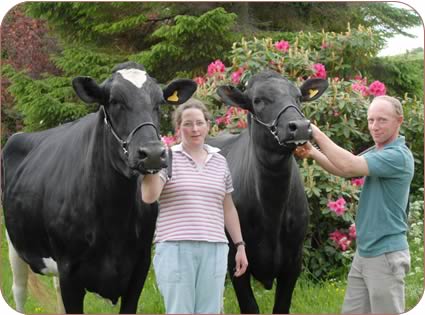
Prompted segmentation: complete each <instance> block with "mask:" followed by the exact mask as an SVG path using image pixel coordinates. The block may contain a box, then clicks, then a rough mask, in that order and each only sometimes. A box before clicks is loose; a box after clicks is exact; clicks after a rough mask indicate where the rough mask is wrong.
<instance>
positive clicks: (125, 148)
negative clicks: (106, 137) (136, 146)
mask: <svg viewBox="0 0 425 315" xmlns="http://www.w3.org/2000/svg"><path fill="white" fill-rule="evenodd" d="M100 108H101V109H102V111H103V116H104V122H105V125H106V126H107V127H108V128H109V130H111V133H112V135H113V136H114V138H115V139H117V141H118V142H119V143H120V145H121V148H122V150H123V152H124V154H125V156H127V157H128V146H129V144H130V142H131V140H132V139H133V136H134V134H135V133H136V132H137V131H138V130H139V129H141V128H142V127H145V126H151V127H153V128H154V129H155V132H156V136H157V137H158V140H159V141H161V137H160V135H159V131H158V128H157V127H156V126H155V124H154V123H153V122H144V123H141V124H140V125H138V126H137V127H136V128H134V129H133V130H132V131H131V132H130V134H129V135H128V137H127V139H126V140H122V139H121V137H120V136H119V135H118V134H117V133H116V131H115V129H114V127H113V126H112V123H111V120H110V119H109V115H108V113H107V111H106V109H105V107H104V106H103V105H101V106H100Z"/></svg>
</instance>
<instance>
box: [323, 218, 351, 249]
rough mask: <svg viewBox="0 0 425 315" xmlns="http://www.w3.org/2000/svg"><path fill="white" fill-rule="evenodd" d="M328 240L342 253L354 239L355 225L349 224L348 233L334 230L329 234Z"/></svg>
mask: <svg viewBox="0 0 425 315" xmlns="http://www.w3.org/2000/svg"><path fill="white" fill-rule="evenodd" d="M329 239H330V240H331V241H332V242H333V244H334V245H335V246H336V248H338V249H340V250H341V251H343V252H345V251H347V250H348V249H349V248H350V247H351V246H352V243H353V242H354V240H355V239H356V225H355V224H354V223H353V224H351V225H350V227H349V228H348V231H344V230H335V231H333V232H332V233H329Z"/></svg>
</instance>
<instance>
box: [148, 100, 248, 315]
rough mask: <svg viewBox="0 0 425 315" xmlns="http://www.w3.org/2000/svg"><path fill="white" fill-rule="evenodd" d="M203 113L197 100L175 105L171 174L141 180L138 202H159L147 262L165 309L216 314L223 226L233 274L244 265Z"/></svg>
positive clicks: (221, 165) (221, 166) (224, 175)
mask: <svg viewBox="0 0 425 315" xmlns="http://www.w3.org/2000/svg"><path fill="white" fill-rule="evenodd" d="M209 116H210V115H209V113H208V111H207V109H206V107H205V106H204V105H203V104H202V103H201V102H200V101H198V100H195V99H190V100H189V101H187V102H186V103H184V104H182V105H180V106H179V107H178V108H177V109H176V111H175V112H174V116H173V118H174V119H173V120H174V126H175V128H176V134H177V136H178V138H180V139H181V143H180V144H178V145H175V146H173V147H172V148H171V149H172V151H173V161H172V163H173V164H172V170H173V173H172V177H171V178H167V172H166V170H163V171H161V172H159V173H157V174H153V175H145V177H144V179H143V182H142V187H141V191H142V199H143V201H144V202H146V203H153V202H155V201H156V200H158V199H159V204H160V206H159V216H158V221H157V226H156V235H155V243H156V247H155V256H154V261H153V264H154V269H155V274H156V278H157V282H158V287H159V289H160V291H161V294H162V296H163V297H164V302H165V308H166V312H167V313H172V314H176V313H180V314H183V313H186V314H188V313H192V314H193V313H204V314H205V313H210V314H211V313H215V314H217V313H220V308H221V303H222V297H223V291H224V280H225V277H226V267H227V254H228V251H229V247H228V245H227V238H226V235H225V229H224V228H226V229H227V231H228V233H229V235H230V237H231V238H232V240H233V242H234V244H235V246H236V247H237V252H236V257H235V261H236V270H235V273H234V276H236V277H239V276H241V275H242V274H244V273H245V271H246V268H247V266H248V260H247V257H246V253H245V243H244V242H243V239H242V234H241V229H240V223H239V217H238V213H237V211H236V208H235V206H234V203H233V200H232V195H231V192H232V191H233V186H232V179H231V175H230V172H229V168H228V166H227V162H226V159H225V158H224V157H223V156H222V155H220V154H219V153H218V151H219V149H218V148H214V147H211V146H209V145H207V144H205V138H206V136H207V135H208V131H209V128H210V119H209Z"/></svg>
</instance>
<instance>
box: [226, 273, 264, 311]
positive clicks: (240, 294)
mask: <svg viewBox="0 0 425 315" xmlns="http://www.w3.org/2000/svg"><path fill="white" fill-rule="evenodd" d="M234 272H235V271H234V268H233V267H232V268H231V269H230V268H229V274H230V278H231V279H232V284H233V288H234V289H235V293H236V297H237V299H238V303H239V309H240V311H241V313H242V314H259V313H260V309H259V308H258V304H257V301H256V300H255V297H254V293H253V292H252V288H251V281H250V280H251V274H250V273H249V271H246V272H245V274H243V275H242V276H240V277H238V278H236V277H235V276H233V273H234Z"/></svg>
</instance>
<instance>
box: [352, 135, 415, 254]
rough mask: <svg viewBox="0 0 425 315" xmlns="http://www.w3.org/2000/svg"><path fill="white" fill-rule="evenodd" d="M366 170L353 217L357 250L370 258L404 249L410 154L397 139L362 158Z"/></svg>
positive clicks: (411, 159)
mask: <svg viewBox="0 0 425 315" xmlns="http://www.w3.org/2000/svg"><path fill="white" fill-rule="evenodd" d="M364 158H365V160H366V162H367V165H368V168H369V176H367V177H366V180H365V183H364V186H363V189H362V192H361V194H360V201H359V208H358V210H357V216H356V230H357V249H358V251H359V254H360V256H363V257H373V256H378V255H382V254H383V253H387V252H393V251H398V250H404V249H407V248H408V244H407V236H406V231H407V213H406V207H407V202H408V198H409V188H410V183H411V181H412V178H413V172H414V165H413V163H414V162H413V155H412V152H410V150H409V149H408V148H407V146H406V145H405V140H404V137H402V136H400V137H398V138H397V139H396V140H394V141H393V142H391V143H389V144H387V145H385V146H384V147H383V148H382V149H379V150H377V149H374V150H371V151H369V152H367V153H366V154H365V155H364Z"/></svg>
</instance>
